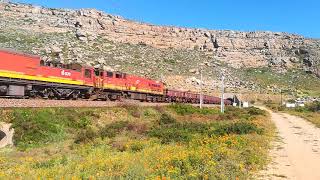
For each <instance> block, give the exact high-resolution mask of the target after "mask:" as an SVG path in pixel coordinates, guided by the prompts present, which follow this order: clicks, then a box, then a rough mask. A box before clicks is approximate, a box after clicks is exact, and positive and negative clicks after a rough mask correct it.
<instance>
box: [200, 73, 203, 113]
mask: <svg viewBox="0 0 320 180" xmlns="http://www.w3.org/2000/svg"><path fill="white" fill-rule="evenodd" d="M202 80H203V79H202V69H200V109H202V103H203V95H202Z"/></svg>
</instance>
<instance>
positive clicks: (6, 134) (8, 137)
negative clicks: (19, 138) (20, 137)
mask: <svg viewBox="0 0 320 180" xmlns="http://www.w3.org/2000/svg"><path fill="white" fill-rule="evenodd" d="M13 133H14V129H12V128H11V124H7V123H3V122H0V148H3V147H6V146H12V145H13Z"/></svg>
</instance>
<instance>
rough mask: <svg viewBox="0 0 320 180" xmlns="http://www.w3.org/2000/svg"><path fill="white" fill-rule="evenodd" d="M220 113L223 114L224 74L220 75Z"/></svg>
mask: <svg viewBox="0 0 320 180" xmlns="http://www.w3.org/2000/svg"><path fill="white" fill-rule="evenodd" d="M221 113H222V114H223V113H224V74H223V70H222V73H221Z"/></svg>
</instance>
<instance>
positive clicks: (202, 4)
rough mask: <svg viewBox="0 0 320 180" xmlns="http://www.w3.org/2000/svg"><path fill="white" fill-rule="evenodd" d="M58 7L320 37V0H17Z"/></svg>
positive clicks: (187, 24) (154, 20) (162, 22)
mask: <svg viewBox="0 0 320 180" xmlns="http://www.w3.org/2000/svg"><path fill="white" fill-rule="evenodd" d="M17 1H18V2H24V3H32V4H37V5H42V6H46V7H54V8H72V9H78V8H96V9H99V10H102V11H105V12H107V13H111V14H116V15H120V16H123V17H125V18H128V19H132V20H137V21H142V22H147V23H152V24H157V25H174V26H181V27H194V28H207V29H228V30H244V31H257V30H270V31H284V32H291V33H297V34H301V35H304V36H306V37H313V38H320V1H319V0H16V2H17Z"/></svg>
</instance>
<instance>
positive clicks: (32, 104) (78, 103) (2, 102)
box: [0, 98, 218, 108]
mask: <svg viewBox="0 0 320 180" xmlns="http://www.w3.org/2000/svg"><path fill="white" fill-rule="evenodd" d="M169 104H170V103H149V102H139V101H133V100H125V101H122V102H120V101H90V100H46V99H10V98H9V99H6V98H0V108H43V107H115V106H121V105H136V106H167V105H169ZM193 106H199V105H198V104H193ZM214 106H218V105H213V104H203V107H214Z"/></svg>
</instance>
